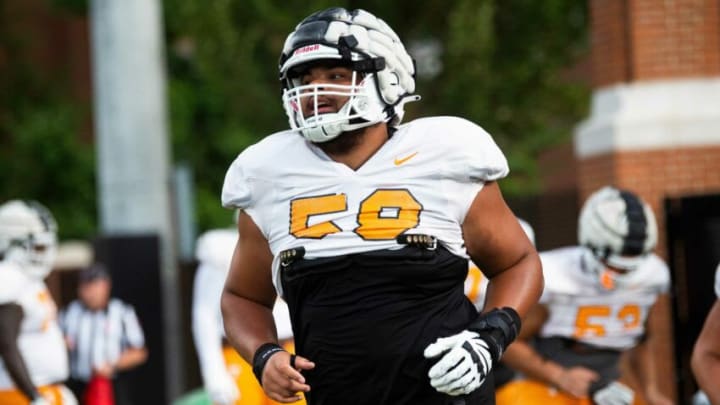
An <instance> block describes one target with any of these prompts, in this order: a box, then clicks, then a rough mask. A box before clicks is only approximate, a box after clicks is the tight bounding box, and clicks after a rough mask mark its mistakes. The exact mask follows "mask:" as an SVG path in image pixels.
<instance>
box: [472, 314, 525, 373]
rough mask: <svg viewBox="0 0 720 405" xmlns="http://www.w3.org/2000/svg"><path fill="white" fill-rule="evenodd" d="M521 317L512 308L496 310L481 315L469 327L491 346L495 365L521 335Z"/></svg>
mask: <svg viewBox="0 0 720 405" xmlns="http://www.w3.org/2000/svg"><path fill="white" fill-rule="evenodd" d="M520 323H521V321H520V315H518V313H517V311H515V309H513V308H510V307H503V308H495V309H493V310H491V311H490V312H487V313H484V314H480V315H479V316H478V317H477V319H475V320H474V321H473V323H471V324H470V326H469V327H468V330H471V331H473V332H477V333H478V334H479V335H480V337H481V338H482V339H483V340H485V341H486V342H487V343H488V345H489V346H490V354H491V355H492V358H493V363H496V362H497V361H498V360H500V358H501V357H502V355H503V353H504V352H505V349H507V347H508V346H510V343H512V342H513V341H514V340H515V338H517V336H518V334H519V333H520Z"/></svg>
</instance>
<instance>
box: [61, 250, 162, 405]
mask: <svg viewBox="0 0 720 405" xmlns="http://www.w3.org/2000/svg"><path fill="white" fill-rule="evenodd" d="M111 287H112V286H111V281H110V274H109V273H108V271H107V269H106V268H105V266H103V265H102V264H100V263H97V264H94V265H92V266H90V267H89V268H87V269H85V270H83V271H82V272H81V273H80V276H79V280H78V297H79V299H76V300H74V301H73V302H71V303H70V304H69V305H68V306H67V307H66V308H65V309H64V310H63V311H62V313H61V314H60V324H61V327H62V329H63V333H64V334H65V340H66V342H67V345H68V353H69V355H70V380H69V381H68V384H67V385H68V387H69V388H70V389H71V390H72V391H73V393H74V394H75V396H77V398H78V399H80V401H81V403H83V404H84V403H85V402H86V401H85V400H86V398H87V400H88V401H90V398H89V397H86V395H90V393H91V392H92V393H93V394H92V395H91V396H93V398H95V399H96V400H98V401H99V402H97V403H111V402H110V400H111V399H110V398H107V396H110V395H113V393H114V403H115V404H116V405H129V404H130V402H128V399H127V398H126V397H127V389H124V388H123V387H122V379H121V378H118V375H117V373H118V372H120V371H125V370H129V369H131V368H134V367H136V366H138V365H140V364H142V363H144V362H145V360H146V359H147V354H148V353H147V349H146V348H145V337H144V334H143V331H142V328H141V326H140V322H139V321H138V318H137V315H136V314H135V310H134V309H133V307H132V306H131V305H129V304H127V303H125V302H123V301H121V300H120V299H117V298H111V297H110V293H111ZM98 386H105V387H109V386H112V392H110V390H108V389H105V390H102V389H98V388H97V387H98ZM97 395H101V396H105V398H104V400H103V399H99V398H98V396H97ZM93 402H94V401H93Z"/></svg>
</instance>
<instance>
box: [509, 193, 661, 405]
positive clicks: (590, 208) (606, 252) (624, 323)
mask: <svg viewBox="0 0 720 405" xmlns="http://www.w3.org/2000/svg"><path fill="white" fill-rule="evenodd" d="M578 228H579V229H578V233H579V242H580V246H574V247H566V248H560V249H555V250H551V251H547V252H541V253H540V258H541V260H542V265H543V272H544V275H545V290H544V292H543V295H542V298H541V299H540V304H539V305H538V306H536V307H535V308H534V309H533V310H532V311H531V312H530V314H529V315H528V318H527V319H526V320H525V324H524V328H523V331H522V332H521V339H519V340H518V341H516V342H515V344H513V345H512V347H511V348H510V349H509V350H508V352H507V353H506V356H505V357H504V360H505V364H507V365H508V366H510V367H512V368H514V369H516V370H517V371H519V372H520V373H521V374H522V375H523V376H524V377H521V379H519V380H516V381H513V382H511V383H509V384H507V385H506V386H504V387H503V388H501V389H500V390H499V391H498V396H497V403H498V405H510V404H523V405H534V404H538V405H540V404H543V405H544V404H548V403H553V404H567V405H584V404H590V403H592V404H596V405H627V404H632V403H635V404H638V403H641V402H640V398H639V397H640V395H637V393H635V392H633V390H632V389H631V388H629V387H628V386H627V385H626V384H624V383H622V382H620V381H619V380H618V379H619V378H620V370H619V368H618V362H619V359H620V356H621V354H622V353H623V352H624V351H627V350H629V349H632V348H633V347H635V346H636V345H638V344H640V343H642V344H643V345H647V346H646V347H644V349H651V348H652V347H653V346H654V344H655V342H656V341H657V339H658V334H659V330H661V326H662V325H659V323H658V315H657V311H658V310H659V308H661V306H663V305H668V299H669V298H668V289H669V285H670V274H669V270H668V267H667V265H666V264H665V263H664V262H663V261H662V259H660V258H659V257H658V256H656V255H655V254H653V253H652V250H653V249H654V248H655V244H656V243H657V225H656V223H655V217H654V215H653V213H652V210H651V208H650V207H649V206H648V205H647V204H646V203H644V202H643V201H641V200H640V199H639V198H638V197H637V196H636V195H634V194H633V193H630V192H628V191H623V190H619V189H616V188H613V187H604V188H602V189H600V190H598V191H596V192H595V193H593V194H592V195H591V196H590V197H589V198H588V199H587V201H586V202H585V204H584V206H583V208H582V210H581V213H580V218H579V226H578ZM533 325H536V326H537V327H535V328H532V327H531V326H533ZM538 329H539V331H538ZM533 336H534V339H533V340H525V338H529V337H533ZM651 352H652V350H639V351H638V354H637V358H635V359H633V360H634V361H632V362H631V363H632V365H633V366H634V368H636V369H637V370H636V371H637V374H638V375H639V376H640V378H641V379H642V381H641V384H640V386H642V387H643V388H644V397H645V399H646V400H647V402H648V403H650V404H652V405H660V404H662V405H666V404H671V403H672V402H671V401H670V400H669V399H668V398H666V397H665V396H663V395H662V394H661V392H660V391H659V387H658V382H657V377H656V375H655V372H656V367H655V365H654V357H653V354H651Z"/></svg>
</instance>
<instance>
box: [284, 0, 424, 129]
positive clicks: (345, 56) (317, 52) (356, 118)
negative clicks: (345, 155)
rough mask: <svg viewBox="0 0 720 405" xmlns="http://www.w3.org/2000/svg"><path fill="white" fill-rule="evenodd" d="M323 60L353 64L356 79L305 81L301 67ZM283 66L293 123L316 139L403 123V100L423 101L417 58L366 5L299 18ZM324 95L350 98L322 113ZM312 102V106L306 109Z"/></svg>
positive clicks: (337, 64)
mask: <svg viewBox="0 0 720 405" xmlns="http://www.w3.org/2000/svg"><path fill="white" fill-rule="evenodd" d="M322 63H325V64H334V65H335V66H345V67H347V68H349V69H350V70H352V71H353V78H352V82H351V83H350V84H349V85H347V86H340V85H336V84H308V85H303V84H302V83H301V81H300V80H299V79H298V78H299V75H300V74H301V72H303V71H307V70H308V69H309V66H313V65H318V64H322ZM279 68H280V81H281V83H282V87H283V96H282V97H283V106H284V108H285V112H286V114H287V116H288V119H289V122H290V127H291V128H292V129H294V130H298V131H300V133H301V134H302V135H303V136H304V137H305V138H307V139H308V140H309V141H311V142H327V141H330V140H332V139H334V138H336V137H337V136H339V135H340V134H341V133H343V132H348V131H353V130H356V129H359V128H363V127H367V126H370V125H374V124H377V123H381V122H386V123H388V125H391V126H396V125H399V123H400V121H401V120H402V116H403V114H404V110H403V106H404V104H405V103H407V102H410V101H416V100H419V96H415V95H413V94H412V93H413V92H414V90H415V79H414V76H415V67H414V64H413V61H412V58H411V57H410V55H408V54H407V52H406V51H405V48H404V46H403V45H402V43H401V42H400V39H399V38H398V37H397V35H396V34H395V33H394V32H393V31H392V29H391V28H390V27H389V26H388V25H387V24H386V23H385V22H384V21H382V20H380V19H378V18H376V17H375V16H373V15H372V14H370V13H368V12H366V11H363V10H353V11H348V10H345V9H343V8H333V9H328V10H325V11H321V12H318V13H315V14H313V15H311V16H309V17H308V18H306V19H305V20H303V21H302V22H300V24H298V26H297V27H296V28H295V31H293V32H292V33H290V35H289V36H288V38H287V39H286V41H285V46H284V48H283V52H282V54H281V56H280V65H279ZM324 97H332V98H335V99H336V98H337V97H348V101H347V102H346V103H345V104H344V105H343V106H342V107H341V108H339V109H338V110H337V111H335V112H329V113H317V108H316V107H317V106H318V104H319V103H320V102H321V101H322V99H323V98H324ZM308 100H311V101H310V105H306V103H307V102H308ZM307 107H310V108H309V109H312V111H306V112H305V114H303V112H302V111H303V109H308V108H307Z"/></svg>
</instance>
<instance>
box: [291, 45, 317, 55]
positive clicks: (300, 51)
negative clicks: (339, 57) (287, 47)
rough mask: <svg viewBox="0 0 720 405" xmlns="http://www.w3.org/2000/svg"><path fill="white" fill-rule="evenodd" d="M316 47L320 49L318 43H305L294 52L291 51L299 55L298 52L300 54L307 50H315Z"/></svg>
mask: <svg viewBox="0 0 720 405" xmlns="http://www.w3.org/2000/svg"><path fill="white" fill-rule="evenodd" d="M318 49H320V45H319V44H315V45H306V46H303V47H302V48H298V49H296V50H295V52H293V55H300V54H302V53H308V52H312V51H317V50H318Z"/></svg>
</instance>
